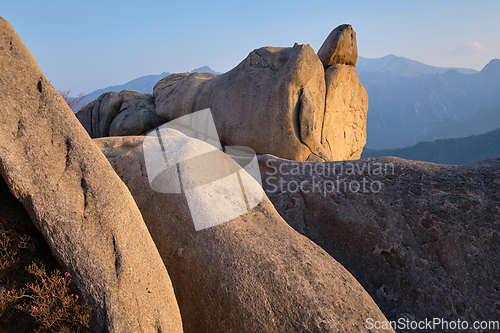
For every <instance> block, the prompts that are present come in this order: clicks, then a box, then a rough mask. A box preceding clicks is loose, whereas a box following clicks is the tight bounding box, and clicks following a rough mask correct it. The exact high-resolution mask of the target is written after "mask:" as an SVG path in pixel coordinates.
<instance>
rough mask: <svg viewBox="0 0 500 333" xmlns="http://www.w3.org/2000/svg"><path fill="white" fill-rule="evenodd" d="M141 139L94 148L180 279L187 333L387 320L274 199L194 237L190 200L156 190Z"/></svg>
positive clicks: (335, 327)
mask: <svg viewBox="0 0 500 333" xmlns="http://www.w3.org/2000/svg"><path fill="white" fill-rule="evenodd" d="M143 139H144V138H143V137H115V138H101V139H96V140H94V141H95V142H96V144H97V145H98V146H100V147H101V149H102V151H103V152H104V154H105V155H106V156H107V158H108V159H109V161H110V163H111V165H112V166H113V167H114V169H115V170H116V172H117V173H118V174H119V175H120V177H121V178H122V179H123V181H124V182H125V183H126V184H127V185H128V187H129V188H130V190H131V192H132V195H133V196H134V198H135V199H136V202H137V204H138V206H139V208H140V210H141V212H142V214H143V217H144V220H145V222H146V224H147V225H148V228H149V230H150V232H151V235H152V236H153V239H154V241H155V243H156V244H157V246H158V249H159V252H160V254H161V255H162V258H163V260H164V263H165V265H166V266H167V268H168V270H169V273H170V276H171V278H172V283H173V285H174V289H175V293H176V295H177V299H178V302H179V307H180V310H181V314H182V318H183V323H184V330H185V332H238V333H244V332H368V330H367V329H366V328H365V320H366V319H367V318H370V317H371V318H376V320H385V319H384V316H383V314H382V313H381V312H380V311H379V310H378V308H377V307H376V305H375V304H374V302H373V300H372V299H371V298H370V297H369V296H368V294H366V292H365V291H364V290H363V289H362V288H361V286H360V285H359V284H358V282H357V281H356V280H355V279H354V278H353V277H352V276H351V274H350V273H349V272H348V271H346V270H345V269H344V268H343V267H342V266H341V265H339V264H338V263H337V262H336V261H335V260H334V259H333V258H331V257H330V256H329V255H327V254H326V253H325V252H324V251H323V250H322V249H320V248H319V247H318V246H316V245H315V244H314V243H312V242H311V241H309V240H308V239H307V238H305V237H303V236H301V235H299V234H298V233H296V232H295V231H294V230H293V229H292V228H290V227H289V226H288V225H287V224H286V223H285V222H284V221H283V219H282V218H281V217H280V216H279V215H278V213H277V212H276V210H275V209H274V207H273V206H272V205H271V203H270V202H269V200H268V199H267V198H264V200H263V201H262V202H261V203H260V204H259V205H258V206H257V207H255V208H254V209H253V210H251V211H249V212H248V213H246V214H244V215H241V216H239V217H238V218H235V219H233V220H231V221H229V222H226V223H223V224H220V225H217V226H214V227H211V228H208V229H204V230H200V231H198V232H196V231H195V229H194V225H193V222H192V221H191V218H190V212H189V210H188V207H187V203H186V200H185V197H184V196H183V194H163V193H157V192H153V191H152V190H151V188H150V186H149V183H148V179H147V175H146V174H145V173H146V166H145V162H144V157H143V152H142V147H143V146H142V141H143ZM193 153H195V152H193ZM375 331H376V330H372V332H375ZM384 332H385V331H384Z"/></svg>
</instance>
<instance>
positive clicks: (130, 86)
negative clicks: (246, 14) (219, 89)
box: [76, 66, 222, 110]
mask: <svg viewBox="0 0 500 333" xmlns="http://www.w3.org/2000/svg"><path fill="white" fill-rule="evenodd" d="M198 72H206V73H214V74H222V73H219V72H215V71H213V70H212V69H211V68H210V67H208V66H203V67H199V68H196V69H194V70H192V71H191V73H198ZM170 74H172V73H169V72H163V73H161V74H157V75H156V74H152V75H146V76H141V77H139V78H137V79H133V80H131V81H129V82H127V83H124V84H120V85H115V86H109V87H106V88H102V89H98V90H95V91H93V92H91V93H89V94H87V95H85V97H84V98H83V99H82V100H81V102H80V103H79V104H78V107H77V108H76V110H79V109H80V108H81V107H83V106H85V105H87V104H88V103H90V102H92V101H94V100H96V99H97V98H98V97H99V96H101V95H102V94H104V93H106V92H108V91H116V92H120V91H123V90H136V91H138V92H141V93H145V94H148V93H152V92H153V88H154V86H155V84H156V83H157V82H158V81H160V80H161V79H163V78H164V77H165V76H168V75H170Z"/></svg>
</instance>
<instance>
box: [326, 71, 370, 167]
mask: <svg viewBox="0 0 500 333" xmlns="http://www.w3.org/2000/svg"><path fill="white" fill-rule="evenodd" d="M325 79H326V106H325V109H326V110H327V111H328V112H325V120H324V124H323V137H324V138H325V140H326V142H327V143H328V144H329V148H330V149H331V155H332V159H333V160H357V159H359V158H360V157H361V152H362V151H363V147H364V146H365V144H366V113H367V111H368V95H367V94H366V91H365V88H363V86H362V85H361V83H360V82H359V78H358V74H357V73H356V69H355V68H354V67H353V66H348V65H332V66H330V67H328V68H327V69H326V70H325Z"/></svg>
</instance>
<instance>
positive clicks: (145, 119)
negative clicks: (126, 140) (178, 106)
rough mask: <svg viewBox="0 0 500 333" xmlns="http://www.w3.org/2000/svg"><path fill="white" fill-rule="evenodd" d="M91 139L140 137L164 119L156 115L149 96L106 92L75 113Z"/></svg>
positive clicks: (131, 91)
mask: <svg viewBox="0 0 500 333" xmlns="http://www.w3.org/2000/svg"><path fill="white" fill-rule="evenodd" d="M76 117H77V118H78V120H80V122H81V123H82V125H83V127H84V128H85V129H86V130H87V132H88V133H89V135H90V137H91V138H101V137H105V136H123V135H139V134H141V133H144V132H146V131H148V130H150V129H151V128H153V127H155V126H158V125H161V124H163V123H164V122H165V121H166V120H165V119H164V118H162V117H160V116H158V115H157V114H156V112H155V100H154V98H153V95H152V94H143V93H140V92H137V91H133V90H124V91H122V92H119V93H117V92H114V91H111V92H107V93H104V94H102V95H101V96H99V98H98V99H96V100H95V101H93V102H91V103H89V104H88V105H87V106H85V107H84V108H82V109H81V110H80V111H78V112H77V113H76Z"/></svg>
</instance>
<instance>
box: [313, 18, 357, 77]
mask: <svg viewBox="0 0 500 333" xmlns="http://www.w3.org/2000/svg"><path fill="white" fill-rule="evenodd" d="M318 57H319V60H321V62H322V63H323V66H324V67H325V68H328V67H330V66H331V65H335V64H341V65H349V66H353V67H355V66H356V61H357V60H358V46H357V43H356V33H355V32H354V30H353V29H352V26H351V25H350V24H342V25H339V26H338V27H336V28H335V29H333V31H332V32H330V34H329V35H328V37H327V38H326V40H325V41H324V42H323V45H321V47H320V49H319V51H318Z"/></svg>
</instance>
